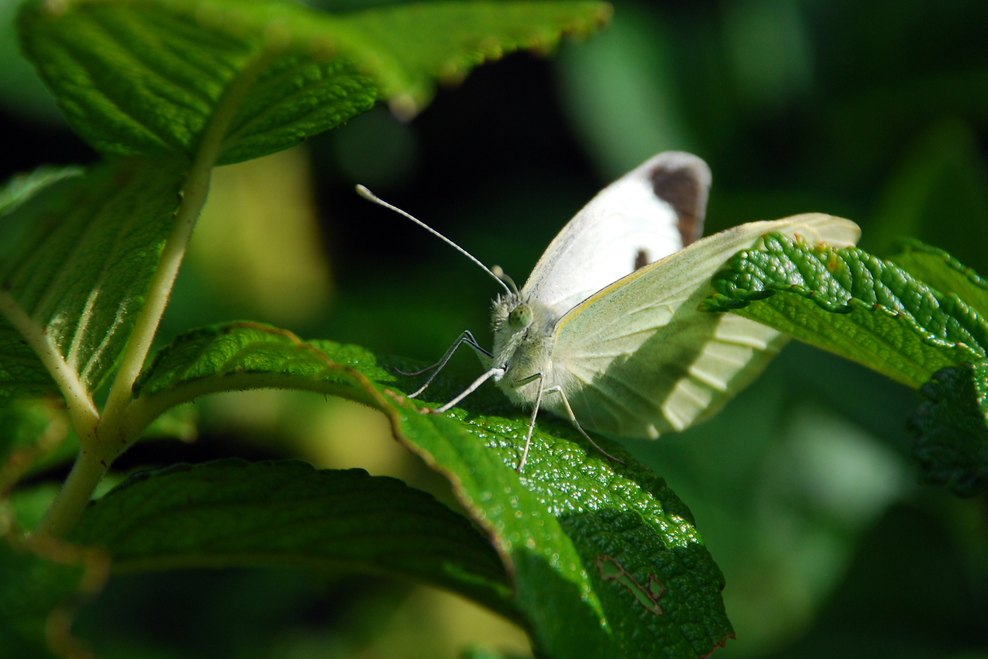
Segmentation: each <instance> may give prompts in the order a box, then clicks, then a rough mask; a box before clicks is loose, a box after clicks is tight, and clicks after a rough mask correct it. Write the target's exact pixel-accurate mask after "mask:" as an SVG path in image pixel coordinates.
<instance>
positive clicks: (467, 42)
mask: <svg viewBox="0 0 988 659" xmlns="http://www.w3.org/2000/svg"><path fill="white" fill-rule="evenodd" d="M608 12H609V9H608V6H607V5H606V4H603V3H596V2H546V3H527V2H525V3H523V2H471V3H430V4H425V5H413V6H398V7H379V8H375V9H370V10H366V11H363V12H356V13H352V14H346V15H338V16H337V15H330V14H326V13H324V12H320V11H317V10H314V9H311V8H308V7H305V6H302V5H300V4H291V3H285V2H264V1H255V2H245V1H244V0H205V1H192V0H117V1H115V2H91V1H88V0H76V1H72V0H68V1H63V2H52V1H49V0H33V1H32V2H29V3H27V4H26V5H24V7H23V8H22V11H21V14H20V24H19V27H20V36H21V46H22V49H23V50H24V52H25V54H26V55H27V56H28V58H29V59H31V61H32V62H34V64H35V66H36V67H37V68H38V72H39V73H40V74H41V77H42V78H43V79H44V80H45V82H46V83H47V84H48V86H49V87H50V88H51V90H52V91H53V93H54V94H55V96H56V98H57V99H58V102H59V105H60V107H61V108H62V111H63V112H64V113H65V116H66V118H67V119H68V121H69V123H70V124H71V125H72V127H73V128H74V129H75V130H76V131H77V132H78V133H79V134H80V135H81V136H82V137H83V138H84V139H86V140H87V141H88V142H89V143H90V144H92V145H93V146H94V147H96V148H97V149H99V150H101V151H103V152H105V153H113V154H122V155H134V154H142V153H148V152H160V151H165V152H175V153H181V154H185V155H187V156H189V157H192V155H193V154H194V153H195V152H196V150H197V149H199V148H200V147H201V144H200V142H201V139H202V137H203V133H204V131H205V130H206V127H207V125H208V124H209V123H210V122H211V121H213V120H214V115H216V114H218V113H220V114H222V113H235V114H234V115H233V119H232V121H231V123H230V125H229V126H228V128H227V130H226V131H225V134H224V136H223V143H222V146H221V151H220V156H219V160H218V161H217V162H218V164H225V163H233V162H238V161H241V160H247V159H250V158H256V157H259V156H262V155H265V154H268V153H273V152H275V151H278V150H280V149H285V148H287V147H289V146H292V145H294V144H297V143H298V142H300V141H301V140H303V139H305V138H306V137H308V136H310V135H314V134H316V133H319V132H321V131H324V130H327V129H329V128H333V127H334V126H337V125H338V124H340V123H341V122H344V121H346V120H347V119H349V118H350V117H352V116H354V115H356V114H359V113H361V112H365V111H367V110H369V109H370V108H371V107H372V106H373V104H374V101H375V100H378V99H387V100H389V102H390V103H391V105H392V108H393V109H394V110H395V111H396V113H399V114H400V115H402V116H408V117H410V116H412V115H414V114H415V113H416V112H418V111H419V110H421V109H422V108H423V107H424V106H425V105H426V104H428V102H429V101H430V100H431V98H432V95H433V94H434V91H435V81H436V79H437V78H443V79H447V80H455V79H459V78H462V77H463V76H465V75H466V73H467V72H468V71H469V70H470V69H471V68H473V67H474V66H476V65H478V64H481V63H483V62H484V61H485V60H486V59H496V58H498V57H500V56H501V55H502V54H503V53H505V52H510V51H512V50H516V49H518V48H537V49H541V50H545V49H547V48H549V47H550V46H552V45H554V44H555V43H557V42H558V41H559V39H560V36H561V34H562V33H563V32H564V31H576V32H579V33H581V34H585V33H587V32H589V31H591V30H592V29H593V28H595V27H596V26H597V25H598V24H600V23H602V22H604V21H606V19H607V17H608ZM235 85H244V86H246V93H245V95H241V93H240V92H242V91H243V90H240V92H238V93H236V94H231V92H230V90H231V88H232V87H234V86H235Z"/></svg>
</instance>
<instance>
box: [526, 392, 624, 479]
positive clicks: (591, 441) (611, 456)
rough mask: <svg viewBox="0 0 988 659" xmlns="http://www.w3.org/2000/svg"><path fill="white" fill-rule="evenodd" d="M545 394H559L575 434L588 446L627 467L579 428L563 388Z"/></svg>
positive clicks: (622, 461)
mask: <svg viewBox="0 0 988 659" xmlns="http://www.w3.org/2000/svg"><path fill="white" fill-rule="evenodd" d="M541 393H542V392H541V390H540V391H539V394H540V398H541ZM545 393H547V394H548V393H554V394H559V397H560V398H562V399H563V406H564V407H565V408H566V414H567V415H568V416H569V420H570V421H571V422H572V423H573V426H574V427H575V428H576V430H577V432H579V433H580V434H581V435H583V438H584V439H585V440H587V441H588V442H590V446H593V447H594V448H595V449H597V450H598V451H600V453H601V454H602V455H603V456H604V457H605V458H607V459H608V460H610V461H612V462H617V463H618V464H620V465H622V466H625V467H627V466H628V464H627V463H626V462H625V461H624V460H621V459H620V458H615V457H614V456H613V455H611V454H610V453H608V452H607V451H605V450H604V449H602V448H600V446H598V445H597V442H595V441H594V440H592V439H591V438H590V435H588V434H587V433H586V431H584V430H583V428H581V427H580V422H579V421H577V420H576V415H575V414H573V408H572V407H570V405H569V399H567V398H566V393H565V392H564V391H563V388H562V387H552V388H550V389H546V390H545ZM529 434H531V431H529ZM526 449H527V446H526Z"/></svg>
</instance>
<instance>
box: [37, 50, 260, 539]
mask: <svg viewBox="0 0 988 659" xmlns="http://www.w3.org/2000/svg"><path fill="white" fill-rule="evenodd" d="M274 54H275V53H273V52H271V51H267V52H263V53H261V54H260V55H259V56H258V57H257V58H256V59H255V60H254V61H253V62H250V63H249V64H248V65H247V66H246V67H245V68H244V70H243V71H242V72H241V73H240V75H239V76H237V78H236V80H234V81H233V83H232V84H231V85H230V86H229V87H228V88H227V90H226V92H225V93H224V94H223V97H222V98H221V99H220V101H219V103H218V104H217V106H216V109H215V110H214V112H213V115H212V117H210V120H209V123H208V124H207V125H206V128H205V130H204V131H203V134H202V138H201V140H200V142H199V148H198V149H197V151H196V155H195V159H194V160H193V161H192V166H191V167H190V168H189V172H188V174H187V175H186V178H185V186H184V188H183V195H182V201H181V203H180V204H179V207H178V210H177V211H176V213H175V219H174V223H173V225H172V230H171V233H170V234H169V235H168V239H167V240H166V241H165V246H164V249H163V250H162V253H161V260H160V261H159V264H158V268H157V269H156V270H155V273H154V276H153V277H152V279H151V283H150V285H149V288H148V292H147V295H146V296H145V299H144V306H143V307H142V308H141V311H140V313H139V315H138V316H137V320H136V322H135V323H134V330H133V332H132V334H131V335H130V339H129V340H128V341H127V345H126V347H125V348H124V352H123V357H122V358H121V361H120V368H119V370H118V371H117V375H116V377H115V378H114V380H113V385H112V386H111V387H110V393H109V396H108V397H107V401H106V406H105V407H104V408H103V414H102V416H101V417H99V418H98V423H97V424H94V426H90V427H85V428H80V427H79V424H78V423H76V430H77V431H79V440H80V444H81V445H82V450H81V451H80V453H79V457H78V458H77V459H76V462H75V465H74V466H73V467H72V471H71V473H70V474H69V477H68V479H66V481H65V484H64V485H63V486H62V489H61V491H60V492H59V493H58V496H57V497H56V498H55V501H54V502H53V503H52V505H51V507H50V508H49V509H48V512H47V513H46V514H45V517H44V519H43V520H42V522H41V524H39V525H38V528H37V529H36V530H35V531H34V533H32V535H31V537H32V539H33V540H34V541H36V542H44V540H45V539H46V538H48V537H56V538H60V537H64V536H65V535H67V534H68V533H69V531H71V530H72V528H73V527H74V526H75V523H76V522H77V521H78V519H79V516H80V515H81V514H82V511H83V510H84V509H85V507H86V504H87V503H89V499H90V498H91V497H92V495H93V492H94V491H95V489H96V486H97V485H99V482H100V480H101V479H102V478H103V475H104V474H106V471H107V469H108V468H109V465H110V463H111V462H112V461H113V460H114V459H115V458H116V457H117V456H119V455H120V454H121V453H123V451H124V450H126V449H127V448H128V447H129V446H131V445H132V444H133V443H134V440H136V439H137V436H138V435H139V434H140V433H141V432H142V431H143V428H136V427H132V426H127V427H125V426H124V425H123V424H122V422H123V419H124V416H125V414H124V413H125V411H126V409H127V405H128V404H129V402H130V399H131V393H132V391H133V387H134V381H135V380H137V376H138V375H139V374H140V372H141V369H142V368H143V367H144V360H145V359H146V358H147V354H148V351H149V350H150V349H151V342H152V341H153V340H154V335H155V332H157V330H158V324H159V322H160V321H161V316H162V314H163V313H164V311H165V306H166V305H167V304H168V297H169V295H170V294H171V290H172V286H173V284H174V283H175V277H176V276H177V275H178V268H179V266H180V265H181V264H182V259H183V258H184V257H185V250H186V248H187V247H188V244H189V239H190V238H191V237H192V230H193V228H195V223H196V220H197V219H198V217H199V213H200V212H201V211H202V207H203V205H204V204H205V203H206V197H207V196H208V194H209V181H210V177H211V175H212V170H213V166H214V165H215V164H216V160H217V158H219V155H220V153H221V152H222V149H223V140H224V137H225V135H226V134H227V130H228V129H229V127H230V122H231V121H233V118H234V116H235V115H236V112H237V110H238V109H239V108H240V106H241V102H242V101H243V99H244V97H245V96H246V95H247V93H248V91H249V90H250V87H251V85H252V84H253V82H254V80H255V79H256V78H257V75H258V74H259V73H260V72H261V71H262V70H263V69H264V67H265V66H266V65H267V64H268V63H269V61H270V59H271V57H272V56H273V55H274ZM63 362H64V360H63ZM49 369H51V366H49ZM67 397H68V396H67ZM86 398H87V400H88V396H87V397H86ZM69 409H70V411H71V410H72V406H71V400H70V408H69ZM75 421H76V418H75V415H73V422H75ZM84 430H85V431H86V432H83V431H84Z"/></svg>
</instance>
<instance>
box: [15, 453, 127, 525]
mask: <svg viewBox="0 0 988 659" xmlns="http://www.w3.org/2000/svg"><path fill="white" fill-rule="evenodd" d="M107 466H108V464H107V461H106V460H104V459H103V458H102V457H101V456H100V455H98V454H97V453H96V452H94V451H86V450H83V451H80V452H79V457H77V458H76V461H75V464H74V465H72V471H71V472H69V477H68V478H66V479H65V483H63V484H62V489H61V490H60V491H59V492H58V496H57V497H55V501H54V502H53V503H52V505H51V507H50V508H48V512H47V513H45V516H44V518H43V519H42V520H41V523H40V524H38V526H37V528H36V529H35V530H34V531H33V532H32V533H31V539H30V541H35V542H43V541H44V540H43V539H45V538H49V537H54V538H62V537H65V536H66V535H68V532H69V531H71V530H72V527H73V526H75V523H76V521H77V520H78V519H79V516H80V515H81V514H82V511H83V509H84V508H85V507H86V504H87V503H89V498H90V497H91V496H92V495H93V490H95V489H96V486H97V485H99V482H100V480H102V478H103V475H104V474H106V470H107Z"/></svg>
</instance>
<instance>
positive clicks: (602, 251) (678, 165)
mask: <svg viewBox="0 0 988 659" xmlns="http://www.w3.org/2000/svg"><path fill="white" fill-rule="evenodd" d="M709 188H710V169H709V168H708V167H707V165H706V163H704V162H703V161H702V160H701V159H699V158H697V157H696V156H694V155H692V154H689V153H680V152H676V151H669V152H666V153H660V154H659V155H657V156H654V157H653V158H651V159H649V160H648V161H647V162H645V163H644V164H642V165H640V166H639V167H638V168H636V169H634V170H633V171H631V172H629V173H628V174H625V175H624V176H623V177H621V178H620V179H618V180H617V181H615V182H614V183H612V184H611V185H609V186H607V187H606V188H604V189H603V190H601V191H600V193H599V194H598V195H597V196H596V197H594V198H593V199H592V200H590V203H588V204H587V205H586V206H584V207H583V209H582V210H581V211H580V212H579V213H577V214H576V216H574V217H573V219H572V220H570V221H569V223H568V224H567V225H566V226H565V227H563V230H562V231H560V232H559V234H558V235H557V236H556V238H555V239H554V240H553V241H552V242H551V243H550V244H549V247H548V248H547V249H546V251H545V253H544V254H543V255H542V258H540V259H539V262H538V263H537V264H536V265H535V269H534V270H532V274H531V275H530V276H529V278H528V281H527V282H526V284H525V286H524V288H523V289H522V296H523V297H524V298H525V299H535V300H539V301H540V302H542V303H544V304H546V305H547V306H548V307H549V308H550V309H552V310H553V311H554V312H556V313H557V314H558V315H560V316H561V315H562V314H563V313H565V312H566V311H569V310H570V309H572V308H573V307H574V306H576V305H577V304H579V303H580V302H582V301H583V300H585V299H587V298H588V297H590V296H591V295H593V294H594V293H596V292H597V291H599V290H600V289H602V288H603V287H605V286H607V285H608V284H610V283H611V282H614V281H617V280H618V279H620V278H622V277H624V276H626V275H628V274H630V273H632V272H634V271H635V270H636V269H637V268H638V267H641V266H643V265H645V264H647V263H652V262H653V261H657V260H659V259H661V258H663V257H665V256H668V255H669V254H672V253H673V252H676V251H678V250H680V249H682V248H683V247H685V246H686V245H689V244H690V243H692V242H693V241H695V240H696V239H698V238H699V237H700V235H701V233H702V232H703V216H704V213H705V212H706V206H707V191H708V189H709Z"/></svg>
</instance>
